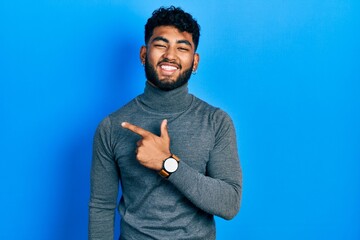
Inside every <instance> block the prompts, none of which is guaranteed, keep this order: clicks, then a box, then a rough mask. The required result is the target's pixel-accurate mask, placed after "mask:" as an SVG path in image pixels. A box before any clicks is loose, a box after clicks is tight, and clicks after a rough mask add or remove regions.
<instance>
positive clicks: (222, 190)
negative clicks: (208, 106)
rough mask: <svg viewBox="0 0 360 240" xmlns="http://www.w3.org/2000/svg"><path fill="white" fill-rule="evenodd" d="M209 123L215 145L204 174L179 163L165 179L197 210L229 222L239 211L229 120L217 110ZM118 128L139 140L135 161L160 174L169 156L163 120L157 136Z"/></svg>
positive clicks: (131, 127) (236, 167)
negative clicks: (132, 134) (213, 134)
mask: <svg viewBox="0 0 360 240" xmlns="http://www.w3.org/2000/svg"><path fill="white" fill-rule="evenodd" d="M212 121H213V123H214V124H213V125H214V127H213V129H214V133H215V144H214V148H213V149H212V151H211V152H210V156H209V161H208V164H207V173H206V175H203V174H201V173H199V172H197V171H196V170H194V169H193V168H191V167H190V166H189V165H187V164H186V162H185V161H181V160H180V164H179V168H178V169H177V171H176V172H175V173H173V174H171V176H170V177H169V179H168V180H169V181H170V182H172V184H174V186H176V187H177V188H178V189H179V191H180V192H182V193H183V194H184V196H186V197H187V198H188V199H189V200H190V201H191V202H192V203H193V204H194V205H196V206H197V207H198V208H200V209H202V210H203V211H205V212H207V213H209V214H213V215H217V216H220V217H222V218H224V219H231V218H233V217H234V216H235V215H236V214H237V212H238V211H239V208H240V199H241V186H242V173H241V169H240V163H239V158H238V153H237V147H236V137H235V129H234V126H233V124H232V121H231V119H230V117H229V116H228V115H227V114H225V113H224V112H222V111H221V110H218V111H216V112H215V113H214V116H213V119H212ZM122 126H123V127H124V128H127V129H129V130H131V131H133V132H134V133H136V134H138V135H140V136H141V137H142V139H141V140H140V141H139V142H138V143H137V146H138V148H137V159H138V161H139V162H140V163H141V164H142V165H143V166H145V167H147V168H150V169H153V170H156V171H160V170H161V169H162V164H163V160H164V159H165V158H166V157H168V156H169V155H170V149H169V147H170V137H169V135H168V131H167V122H166V120H164V121H163V122H162V124H161V136H156V135H154V134H152V133H151V132H148V131H146V130H144V129H142V128H140V127H138V126H135V125H132V124H130V123H122ZM174 154H175V155H176V152H174ZM159 156H160V157H159ZM180 157H181V156H180Z"/></svg>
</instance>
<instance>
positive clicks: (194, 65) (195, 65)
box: [192, 53, 200, 72]
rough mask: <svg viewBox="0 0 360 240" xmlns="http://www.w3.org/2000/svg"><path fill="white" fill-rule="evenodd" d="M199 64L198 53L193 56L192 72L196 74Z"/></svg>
mask: <svg viewBox="0 0 360 240" xmlns="http://www.w3.org/2000/svg"><path fill="white" fill-rule="evenodd" d="M199 62H200V55H199V54H198V53H195V54H194V61H193V69H192V71H193V72H196V70H197V68H198V66H199Z"/></svg>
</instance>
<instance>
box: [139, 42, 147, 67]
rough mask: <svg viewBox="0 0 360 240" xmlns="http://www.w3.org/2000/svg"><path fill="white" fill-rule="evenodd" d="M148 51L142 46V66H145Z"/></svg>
mask: <svg viewBox="0 0 360 240" xmlns="http://www.w3.org/2000/svg"><path fill="white" fill-rule="evenodd" d="M146 51H147V48H146V46H141V48H140V61H141V63H142V64H145V59H146Z"/></svg>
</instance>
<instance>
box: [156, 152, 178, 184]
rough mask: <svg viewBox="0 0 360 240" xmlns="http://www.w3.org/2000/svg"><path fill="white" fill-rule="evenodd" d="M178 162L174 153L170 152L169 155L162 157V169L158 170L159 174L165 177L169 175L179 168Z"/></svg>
mask: <svg viewBox="0 0 360 240" xmlns="http://www.w3.org/2000/svg"><path fill="white" fill-rule="evenodd" d="M179 162H180V159H179V157H177V156H176V155H175V154H171V155H170V156H169V157H167V158H165V159H164V161H163V164H162V169H161V170H160V171H159V174H160V175H161V176H162V177H165V178H168V177H170V175H171V174H173V173H174V172H176V171H177V169H178V168H179Z"/></svg>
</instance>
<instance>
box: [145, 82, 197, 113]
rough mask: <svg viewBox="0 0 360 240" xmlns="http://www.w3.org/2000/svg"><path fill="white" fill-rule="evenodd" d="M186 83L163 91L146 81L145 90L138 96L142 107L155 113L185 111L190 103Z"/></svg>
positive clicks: (190, 96)
mask: <svg viewBox="0 0 360 240" xmlns="http://www.w3.org/2000/svg"><path fill="white" fill-rule="evenodd" d="M192 100H193V95H191V94H189V90H188V84H185V85H183V86H181V87H178V88H176V89H174V90H171V91H163V90H161V89H159V88H157V87H155V86H153V85H151V84H150V83H149V82H146V86H145V91H144V93H143V94H141V95H140V96H139V97H138V101H139V103H140V104H141V105H142V106H143V108H144V109H146V110H148V111H152V112H157V113H177V112H183V111H185V110H186V109H187V108H188V107H189V106H190V105H191V103H192Z"/></svg>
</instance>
